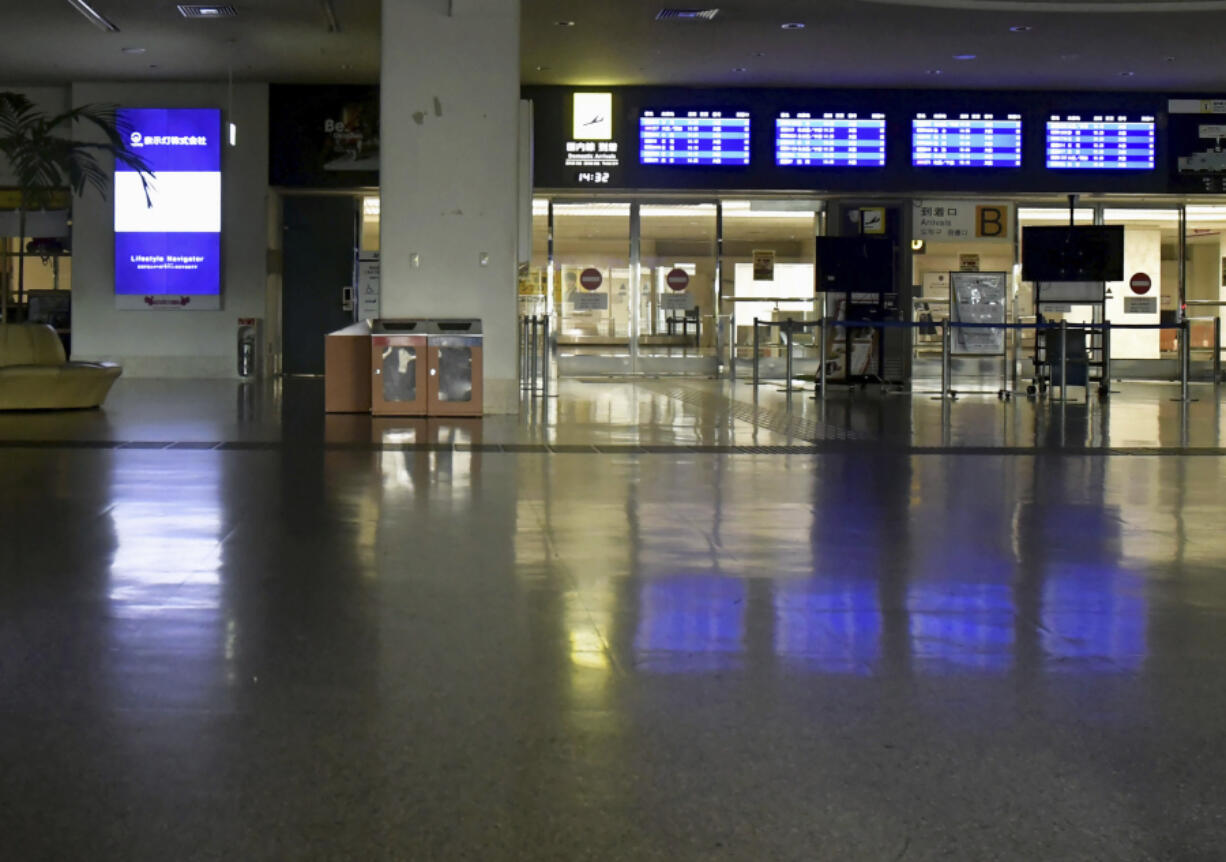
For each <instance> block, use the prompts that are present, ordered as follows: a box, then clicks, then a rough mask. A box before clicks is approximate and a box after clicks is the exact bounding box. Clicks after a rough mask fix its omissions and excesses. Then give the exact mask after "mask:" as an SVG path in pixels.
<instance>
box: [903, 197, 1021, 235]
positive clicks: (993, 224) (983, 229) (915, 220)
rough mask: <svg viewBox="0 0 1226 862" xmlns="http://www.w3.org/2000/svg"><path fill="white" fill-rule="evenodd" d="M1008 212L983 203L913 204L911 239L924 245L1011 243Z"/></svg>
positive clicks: (1005, 207) (1001, 206) (1000, 205)
mask: <svg viewBox="0 0 1226 862" xmlns="http://www.w3.org/2000/svg"><path fill="white" fill-rule="evenodd" d="M1011 212H1012V208H1011V207H1010V205H1009V204H1006V203H989V202H985V201H923V200H921V201H915V202H914V203H913V205H912V211H911V238H912V239H922V240H926V241H928V242H968V241H969V242H976V241H984V240H1004V241H1007V240H1011V239H1012V238H1013V220H1012V216H1011Z"/></svg>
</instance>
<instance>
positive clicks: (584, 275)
mask: <svg viewBox="0 0 1226 862" xmlns="http://www.w3.org/2000/svg"><path fill="white" fill-rule="evenodd" d="M579 284H581V285H582V286H583V289H584V290H595V289H596V288H598V287H600V285H602V284H604V276H603V275H601V274H600V270H598V269H596V268H595V267H592V266H589V267H588V268H587V269H585V270H584V271H583V272H581V273H579Z"/></svg>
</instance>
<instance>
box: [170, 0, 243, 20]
mask: <svg viewBox="0 0 1226 862" xmlns="http://www.w3.org/2000/svg"><path fill="white" fill-rule="evenodd" d="M178 9H179V14H180V15H182V16H183V17H184V18H233V17H234V16H236V15H237V14H238V10H237V9H235V8H234V7H233V6H199V5H196V4H194V3H193V4H181V5H180V6H179V7H178Z"/></svg>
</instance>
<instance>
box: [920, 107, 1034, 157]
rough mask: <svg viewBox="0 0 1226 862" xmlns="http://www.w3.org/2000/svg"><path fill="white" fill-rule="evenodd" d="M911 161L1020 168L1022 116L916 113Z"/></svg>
mask: <svg viewBox="0 0 1226 862" xmlns="http://www.w3.org/2000/svg"><path fill="white" fill-rule="evenodd" d="M911 164H912V165H914V166H915V167H940V168H1020V167H1021V166H1022V116H1021V114H1007V115H1005V116H1004V117H1002V118H999V119H998V118H997V117H996V115H994V114H958V115H957V116H951V115H949V114H916V115H915V117H914V118H913V119H912V120H911Z"/></svg>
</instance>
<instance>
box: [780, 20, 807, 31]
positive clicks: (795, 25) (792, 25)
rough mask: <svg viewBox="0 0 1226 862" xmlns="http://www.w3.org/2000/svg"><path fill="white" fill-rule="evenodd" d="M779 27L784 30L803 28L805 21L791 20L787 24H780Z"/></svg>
mask: <svg viewBox="0 0 1226 862" xmlns="http://www.w3.org/2000/svg"><path fill="white" fill-rule="evenodd" d="M779 28H780V29H782V30H803V29H805V25H804V22H803V21H789V22H788V23H786V24H780V25H779Z"/></svg>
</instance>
